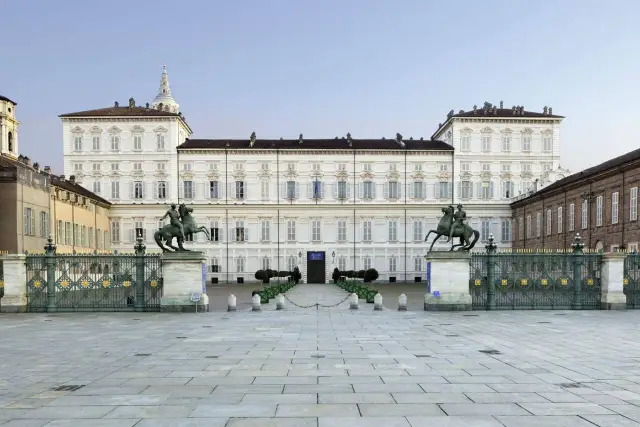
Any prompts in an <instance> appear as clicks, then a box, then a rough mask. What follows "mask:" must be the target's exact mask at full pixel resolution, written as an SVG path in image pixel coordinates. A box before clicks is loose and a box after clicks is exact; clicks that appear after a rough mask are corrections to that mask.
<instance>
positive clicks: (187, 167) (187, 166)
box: [182, 163, 191, 172]
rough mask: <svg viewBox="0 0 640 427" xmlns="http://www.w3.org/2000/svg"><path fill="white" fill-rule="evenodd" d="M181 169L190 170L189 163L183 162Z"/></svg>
mask: <svg viewBox="0 0 640 427" xmlns="http://www.w3.org/2000/svg"><path fill="white" fill-rule="evenodd" d="M182 170H183V171H185V172H189V171H190V170H191V163H183V164H182Z"/></svg>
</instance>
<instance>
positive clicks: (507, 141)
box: [502, 135, 511, 153]
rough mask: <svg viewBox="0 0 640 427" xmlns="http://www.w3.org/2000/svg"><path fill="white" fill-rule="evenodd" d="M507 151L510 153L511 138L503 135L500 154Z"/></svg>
mask: <svg viewBox="0 0 640 427" xmlns="http://www.w3.org/2000/svg"><path fill="white" fill-rule="evenodd" d="M509 151H511V137H510V136H507V135H505V136H503V137H502V152H503V153H508V152H509Z"/></svg>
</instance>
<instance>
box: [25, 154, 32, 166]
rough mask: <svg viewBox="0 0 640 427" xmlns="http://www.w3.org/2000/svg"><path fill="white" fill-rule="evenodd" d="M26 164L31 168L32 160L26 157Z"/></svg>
mask: <svg viewBox="0 0 640 427" xmlns="http://www.w3.org/2000/svg"><path fill="white" fill-rule="evenodd" d="M24 164H25V165H27V166H31V159H30V158H28V157H27V156H24Z"/></svg>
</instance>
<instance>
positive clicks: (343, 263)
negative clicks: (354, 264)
mask: <svg viewBox="0 0 640 427" xmlns="http://www.w3.org/2000/svg"><path fill="white" fill-rule="evenodd" d="M346 269H347V259H346V258H345V257H343V256H341V257H340V258H338V270H340V271H345V270H346Z"/></svg>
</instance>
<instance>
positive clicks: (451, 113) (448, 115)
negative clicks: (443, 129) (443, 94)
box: [447, 110, 453, 119]
mask: <svg viewBox="0 0 640 427" xmlns="http://www.w3.org/2000/svg"><path fill="white" fill-rule="evenodd" d="M451 117H453V110H451V111H449V114H447V119H450V118H451Z"/></svg>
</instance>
